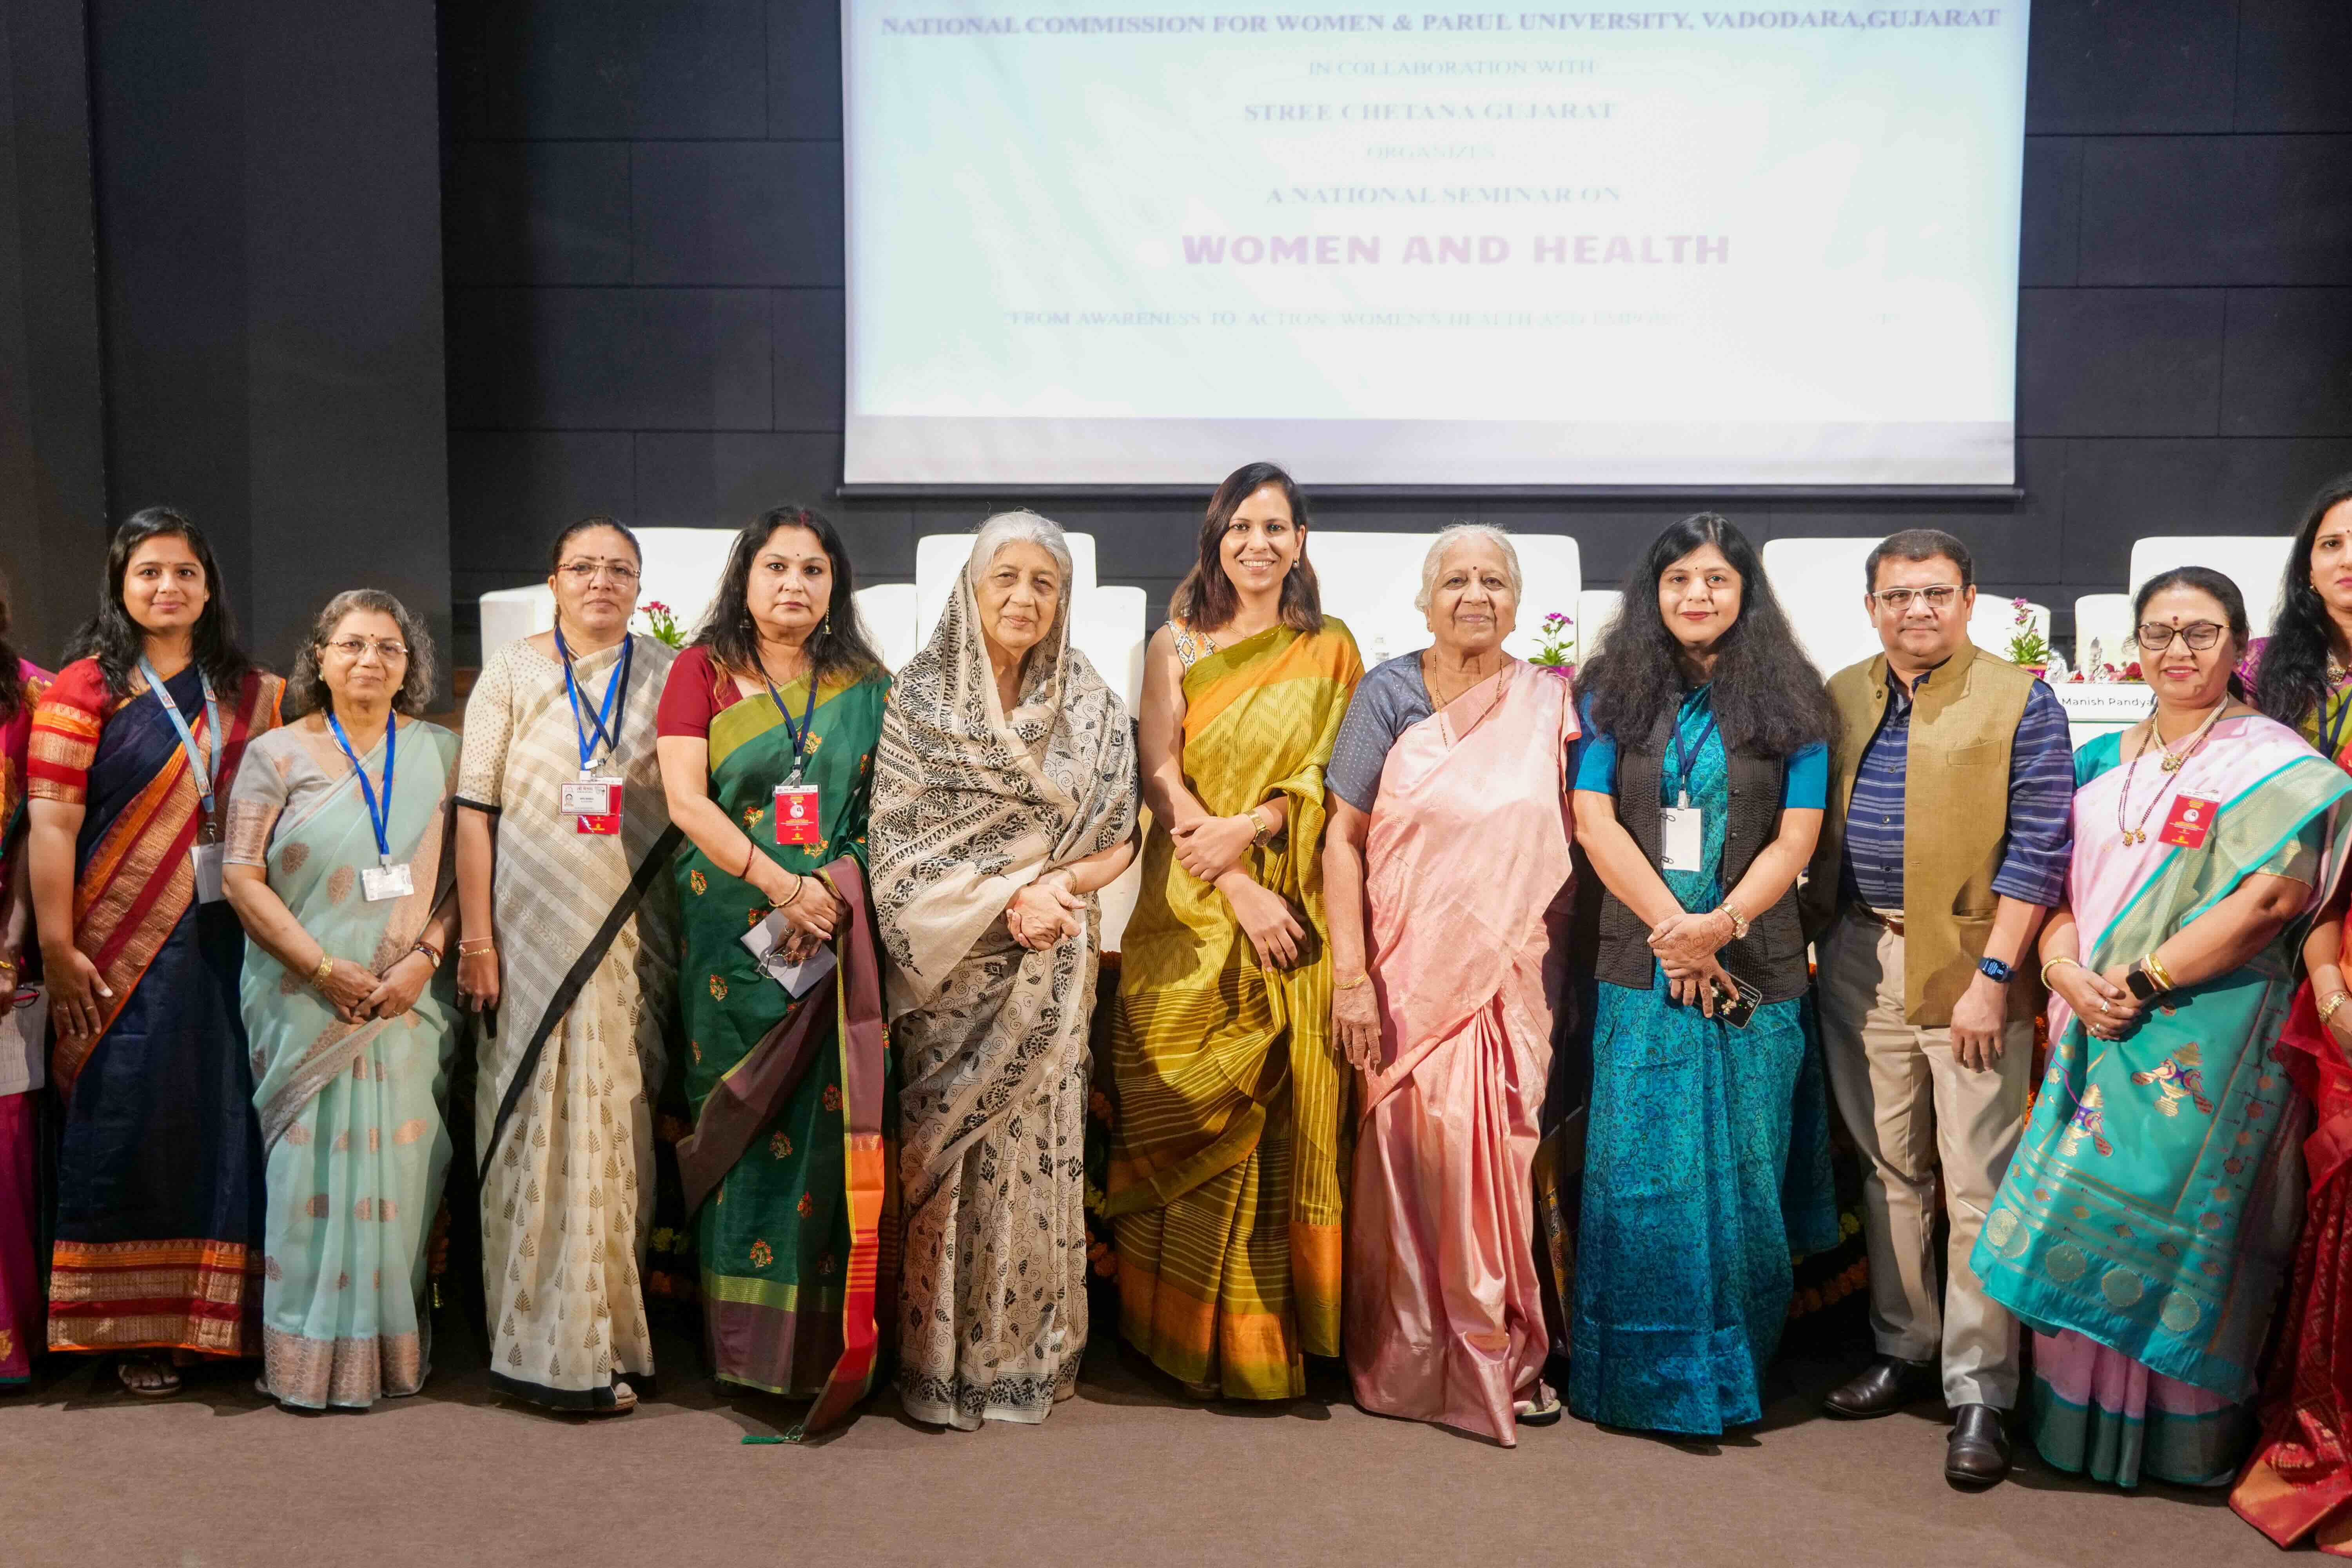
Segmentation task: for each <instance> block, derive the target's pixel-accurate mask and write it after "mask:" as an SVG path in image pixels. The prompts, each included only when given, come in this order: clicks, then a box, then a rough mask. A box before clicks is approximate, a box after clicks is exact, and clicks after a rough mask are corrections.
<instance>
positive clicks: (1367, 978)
mask: <svg viewBox="0 0 2352 1568" xmlns="http://www.w3.org/2000/svg"><path fill="white" fill-rule="evenodd" d="M1371 979H1372V976H1371V972H1370V970H1367V971H1365V972H1364V973H1361V974H1359V975H1357V976H1356V977H1355V978H1354V979H1353V980H1340V981H1336V982H1334V983H1333V984H1332V986H1331V989H1332V990H1334V991H1353V990H1354V989H1355V988H1356V987H1357V986H1359V985H1369V984H1371Z"/></svg>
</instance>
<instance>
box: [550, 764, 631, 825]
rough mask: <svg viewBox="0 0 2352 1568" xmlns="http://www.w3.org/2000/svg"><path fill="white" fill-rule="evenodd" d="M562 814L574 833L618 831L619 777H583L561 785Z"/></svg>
mask: <svg viewBox="0 0 2352 1568" xmlns="http://www.w3.org/2000/svg"><path fill="white" fill-rule="evenodd" d="M562 806H563V815H564V816H568V817H570V818H572V832H574V833H618V832H620V831H621V781H620V780H619V779H599V778H585V779H580V780H577V781H575V782H573V783H570V784H565V785H564V786H563V800H562Z"/></svg>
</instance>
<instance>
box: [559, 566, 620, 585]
mask: <svg viewBox="0 0 2352 1568" xmlns="http://www.w3.org/2000/svg"><path fill="white" fill-rule="evenodd" d="M556 570H557V571H559V572H561V573H562V574H564V575H565V576H566V577H569V578H571V579H572V586H573V587H575V588H585V587H586V586H588V585H589V584H591V583H593V582H594V581H595V580H596V579H597V578H598V577H600V576H602V577H604V578H607V579H609V580H610V581H611V583H612V584H613V586H614V587H615V588H625V587H627V586H628V585H629V584H632V583H635V581H636V580H637V569H636V568H635V567H634V566H632V565H630V564H629V563H627V562H625V561H567V562H565V563H563V564H562V565H561V566H559V567H557V568H556Z"/></svg>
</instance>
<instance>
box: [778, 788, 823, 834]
mask: <svg viewBox="0 0 2352 1568" xmlns="http://www.w3.org/2000/svg"><path fill="white" fill-rule="evenodd" d="M816 839H817V805H816V785H814V784H778V785H777V786H776V842H777V843H779V844H814V843H815V842H816Z"/></svg>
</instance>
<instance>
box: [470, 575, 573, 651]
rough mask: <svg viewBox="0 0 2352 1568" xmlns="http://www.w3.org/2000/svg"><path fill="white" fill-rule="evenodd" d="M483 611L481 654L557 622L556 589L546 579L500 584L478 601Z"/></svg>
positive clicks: (496, 649) (528, 635) (541, 630)
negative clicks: (524, 584) (512, 585)
mask: <svg viewBox="0 0 2352 1568" xmlns="http://www.w3.org/2000/svg"><path fill="white" fill-rule="evenodd" d="M478 602H479V604H480V605H481V612H482V658H485V659H488V658H489V657H490V655H492V654H494V653H496V652H498V650H499V649H500V648H502V647H506V646H507V644H509V643H510V642H519V641H520V640H521V639H522V638H524V637H530V635H531V634H533V633H534V632H543V631H546V630H547V629H548V628H549V627H551V626H554V625H555V590H554V589H552V588H550V587H549V586H548V585H547V584H544V583H533V584H531V585H530V587H528V588H500V589H498V590H496V591H495V592H493V593H488V594H485V595H482V596H481V599H480V600H479V601H478Z"/></svg>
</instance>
